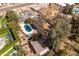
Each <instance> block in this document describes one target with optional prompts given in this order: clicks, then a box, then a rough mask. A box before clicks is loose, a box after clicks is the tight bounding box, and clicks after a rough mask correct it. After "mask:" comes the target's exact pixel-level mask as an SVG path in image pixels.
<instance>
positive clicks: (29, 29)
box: [24, 24, 32, 32]
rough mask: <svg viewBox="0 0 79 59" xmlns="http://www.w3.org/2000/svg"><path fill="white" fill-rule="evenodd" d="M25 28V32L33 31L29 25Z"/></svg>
mask: <svg viewBox="0 0 79 59" xmlns="http://www.w3.org/2000/svg"><path fill="white" fill-rule="evenodd" d="M24 28H25V30H26V31H27V32H30V31H32V29H31V27H30V26H29V25H28V24H25V25H24Z"/></svg>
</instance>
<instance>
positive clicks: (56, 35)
mask: <svg viewBox="0 0 79 59" xmlns="http://www.w3.org/2000/svg"><path fill="white" fill-rule="evenodd" d="M55 20H56V23H55V25H54V26H53V27H52V29H51V31H50V32H49V37H51V45H52V48H53V49H54V50H55V51H57V50H58V47H59V46H60V43H61V41H62V39H63V38H64V37H65V36H67V35H68V34H69V33H70V29H71V27H70V24H69V21H68V20H67V19H65V18H62V17H61V16H58V17H57V18H56V19H55Z"/></svg>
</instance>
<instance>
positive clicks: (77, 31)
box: [70, 17, 79, 42]
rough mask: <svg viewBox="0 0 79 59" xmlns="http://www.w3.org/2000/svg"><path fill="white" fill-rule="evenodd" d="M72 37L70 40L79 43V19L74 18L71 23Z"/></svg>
mask: <svg viewBox="0 0 79 59" xmlns="http://www.w3.org/2000/svg"><path fill="white" fill-rule="evenodd" d="M71 25H72V27H71V35H70V39H72V40H75V41H78V42H79V17H73V18H72V21H71Z"/></svg>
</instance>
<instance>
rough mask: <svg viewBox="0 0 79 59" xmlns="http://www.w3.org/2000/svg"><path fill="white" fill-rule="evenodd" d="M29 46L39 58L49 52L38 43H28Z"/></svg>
mask: <svg viewBox="0 0 79 59" xmlns="http://www.w3.org/2000/svg"><path fill="white" fill-rule="evenodd" d="M30 45H31V48H32V50H33V51H34V52H35V53H36V54H37V55H40V56H41V55H45V54H46V53H47V52H48V51H49V48H48V47H42V46H41V44H40V43H39V42H38V41H30Z"/></svg>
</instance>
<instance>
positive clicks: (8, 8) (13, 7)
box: [0, 3, 34, 12]
mask: <svg viewBox="0 0 79 59" xmlns="http://www.w3.org/2000/svg"><path fill="white" fill-rule="evenodd" d="M32 4H34V3H24V4H19V5H15V6H11V7H6V8H2V9H0V12H2V11H6V10H11V9H15V8H19V7H24V6H27V5H32Z"/></svg>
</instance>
